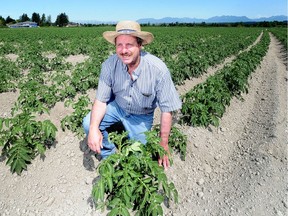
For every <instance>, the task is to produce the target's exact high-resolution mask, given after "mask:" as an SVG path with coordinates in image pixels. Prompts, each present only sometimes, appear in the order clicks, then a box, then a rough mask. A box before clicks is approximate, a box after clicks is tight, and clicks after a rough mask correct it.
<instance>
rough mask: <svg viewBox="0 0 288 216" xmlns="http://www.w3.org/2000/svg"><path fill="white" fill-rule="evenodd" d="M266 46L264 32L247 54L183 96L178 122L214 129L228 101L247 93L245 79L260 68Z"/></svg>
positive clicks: (265, 34) (247, 85)
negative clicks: (210, 126)
mask: <svg viewBox="0 0 288 216" xmlns="http://www.w3.org/2000/svg"><path fill="white" fill-rule="evenodd" d="M269 43H270V37H269V35H268V33H267V32H264V34H263V36H262V38H261V41H260V42H259V43H258V44H257V45H255V46H254V47H253V48H252V49H251V50H250V51H247V52H243V53H241V54H240V55H239V56H238V57H237V58H236V59H235V60H234V61H233V62H232V63H231V64H230V65H227V66H225V67H224V68H223V69H222V70H220V71H218V72H217V73H216V75H214V76H211V77H209V78H208V79H207V80H206V81H205V82H204V83H201V84H198V85H197V86H196V87H195V88H193V89H192V90H190V91H189V92H188V93H186V94H185V95H184V96H183V97H182V100H183V106H182V110H181V113H182V118H181V120H180V121H181V123H182V124H188V125H191V126H204V127H207V126H209V125H210V124H211V125H214V126H218V125H219V120H220V118H221V117H222V116H223V114H224V112H225V110H226V107H227V106H229V105H230V101H231V99H232V98H233V97H238V98H241V94H242V93H247V92H248V87H249V83H248V80H249V77H251V74H252V72H254V71H255V69H256V68H257V67H258V66H259V65H260V63H261V60H262V59H263V57H264V56H265V54H266V52H267V50H268V46H269Z"/></svg>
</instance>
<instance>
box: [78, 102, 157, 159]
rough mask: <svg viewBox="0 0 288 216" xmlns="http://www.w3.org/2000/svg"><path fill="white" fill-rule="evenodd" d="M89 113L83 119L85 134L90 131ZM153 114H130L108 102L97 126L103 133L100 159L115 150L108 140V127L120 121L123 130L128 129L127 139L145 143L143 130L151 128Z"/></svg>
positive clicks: (115, 104)
mask: <svg viewBox="0 0 288 216" xmlns="http://www.w3.org/2000/svg"><path fill="white" fill-rule="evenodd" d="M90 115H91V112H90V113H88V114H87V115H86V116H85V117H84V119H83V127H84V131H85V133H86V135H88V134H89V132H90V131H89V126H90ZM153 115H154V113H151V114H143V115H136V114H130V113H127V112H125V111H124V110H123V109H121V108H120V107H119V106H118V104H117V103H116V102H115V101H112V102H110V103H108V104H107V109H106V114H105V115H104V118H103V119H102V121H101V123H100V126H99V129H100V131H101V133H102V135H103V142H102V145H103V148H102V149H101V157H102V159H103V158H106V157H108V156H109V155H111V154H113V153H115V151H116V146H115V145H114V144H113V143H111V142H109V141H108V131H107V129H109V127H111V126H112V125H114V124H115V123H119V122H121V123H122V124H123V126H124V128H125V130H126V131H128V138H129V139H133V140H137V141H140V142H141V143H143V144H145V143H146V136H145V134H144V132H146V131H148V130H150V129H151V127H152V124H153Z"/></svg>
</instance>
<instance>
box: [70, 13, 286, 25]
mask: <svg viewBox="0 0 288 216" xmlns="http://www.w3.org/2000/svg"><path fill="white" fill-rule="evenodd" d="M263 21H267V22H272V21H279V22H282V21H288V17H287V16H284V15H279V16H271V17H262V18H257V19H250V18H248V17H246V16H214V17H211V18H208V19H198V18H189V17H184V18H173V17H165V18H162V19H154V18H144V19H138V20H137V22H139V23H140V24H147V23H150V24H161V23H176V22H178V23H202V22H205V23H235V22H263ZM74 22H76V23H86V24H115V23H117V21H96V20H81V21H74Z"/></svg>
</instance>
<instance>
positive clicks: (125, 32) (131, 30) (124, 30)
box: [117, 29, 136, 34]
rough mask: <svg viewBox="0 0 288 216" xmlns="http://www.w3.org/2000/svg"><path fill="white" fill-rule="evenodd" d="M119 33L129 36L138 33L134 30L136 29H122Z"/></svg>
mask: <svg viewBox="0 0 288 216" xmlns="http://www.w3.org/2000/svg"><path fill="white" fill-rule="evenodd" d="M117 32H119V33H124V34H129V33H132V32H136V30H134V29H120V30H118V31H117Z"/></svg>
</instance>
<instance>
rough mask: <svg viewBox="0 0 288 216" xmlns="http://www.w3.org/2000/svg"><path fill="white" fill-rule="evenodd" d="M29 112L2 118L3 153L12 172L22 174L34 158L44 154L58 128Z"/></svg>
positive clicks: (52, 141)
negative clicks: (37, 119)
mask: <svg viewBox="0 0 288 216" xmlns="http://www.w3.org/2000/svg"><path fill="white" fill-rule="evenodd" d="M34 118H35V117H34V116H32V115H30V114H28V113H20V114H18V115H16V116H15V117H13V118H6V119H4V118H0V146H1V147H2V153H1V155H2V156H4V157H7V158H8V160H7V162H6V164H7V165H9V166H10V167H11V172H16V173H17V174H21V172H22V171H23V170H24V169H26V168H27V164H30V163H31V162H32V160H33V159H34V158H35V157H36V156H37V155H38V154H40V155H41V156H44V153H45V150H46V148H47V147H50V146H51V145H52V144H53V143H54V141H55V136H56V131H57V128H56V127H55V125H54V124H53V123H52V122H51V121H49V120H45V121H43V122H42V121H36V120H34Z"/></svg>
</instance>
